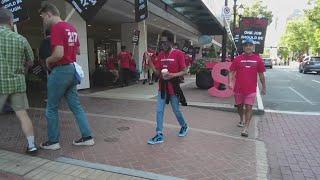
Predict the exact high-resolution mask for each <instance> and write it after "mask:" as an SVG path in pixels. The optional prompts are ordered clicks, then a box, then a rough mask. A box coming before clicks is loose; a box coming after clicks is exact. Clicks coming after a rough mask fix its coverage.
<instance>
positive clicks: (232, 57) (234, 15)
mask: <svg viewBox="0 0 320 180" xmlns="http://www.w3.org/2000/svg"><path fill="white" fill-rule="evenodd" d="M233 1H234V3H233V25H232V31H231V32H232V35H233V37H234V35H235V30H236V21H237V0H233ZM232 44H233V43H232ZM234 52H235V47H234V45H232V52H231V59H234Z"/></svg>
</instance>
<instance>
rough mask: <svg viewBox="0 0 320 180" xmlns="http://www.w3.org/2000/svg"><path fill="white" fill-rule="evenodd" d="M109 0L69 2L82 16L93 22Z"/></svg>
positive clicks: (77, 0)
mask: <svg viewBox="0 0 320 180" xmlns="http://www.w3.org/2000/svg"><path fill="white" fill-rule="evenodd" d="M107 1H108V0H67V2H69V3H70V4H71V5H72V6H73V7H74V9H75V10H76V11H77V12H78V13H79V14H80V16H81V17H82V18H83V19H84V20H86V21H88V20H91V19H92V18H93V17H94V16H95V15H96V14H97V13H98V12H99V10H100V9H101V8H102V6H103V5H104V4H105V3H106V2H107Z"/></svg>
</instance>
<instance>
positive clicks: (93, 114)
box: [30, 107, 257, 142]
mask: <svg viewBox="0 0 320 180" xmlns="http://www.w3.org/2000/svg"><path fill="white" fill-rule="evenodd" d="M30 109H32V110H37V111H45V109H43V108H35V107H32V108H30ZM59 112H61V113H65V114H72V112H71V111H62V110H59ZM86 114H87V115H88V116H93V117H101V118H112V119H122V120H126V121H136V122H142V123H148V124H152V125H154V124H155V122H154V121H150V120H146V119H139V118H133V117H124V116H114V115H105V114H95V113H86ZM164 126H165V127H168V128H180V126H177V125H172V124H167V123H164ZM190 130H192V131H195V132H201V133H205V134H213V135H218V136H223V137H229V138H233V139H240V140H244V141H251V142H255V141H257V140H256V139H252V138H244V137H240V136H239V137H238V136H233V135H229V134H226V133H221V132H217V131H211V130H204V129H198V128H192V127H191V128H190Z"/></svg>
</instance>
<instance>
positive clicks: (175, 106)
mask: <svg viewBox="0 0 320 180" xmlns="http://www.w3.org/2000/svg"><path fill="white" fill-rule="evenodd" d="M166 96H167V94H166ZM170 104H171V107H172V111H173V113H174V114H175V116H176V118H177V120H178V122H179V124H180V126H181V127H183V126H186V125H187V123H186V121H185V119H184V117H183V114H182V112H181V111H180V108H179V106H180V105H179V99H178V97H177V96H170ZM165 105H166V98H164V99H161V92H159V93H158V101H157V128H156V131H157V132H163V115H164V108H165Z"/></svg>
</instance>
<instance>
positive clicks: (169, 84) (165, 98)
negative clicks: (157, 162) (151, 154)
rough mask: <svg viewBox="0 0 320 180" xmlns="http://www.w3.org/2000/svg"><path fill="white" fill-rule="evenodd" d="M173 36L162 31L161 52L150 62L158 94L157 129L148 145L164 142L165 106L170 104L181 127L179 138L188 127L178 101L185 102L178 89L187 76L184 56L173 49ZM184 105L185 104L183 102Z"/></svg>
mask: <svg viewBox="0 0 320 180" xmlns="http://www.w3.org/2000/svg"><path fill="white" fill-rule="evenodd" d="M172 45H173V34H172V33H171V32H169V31H164V32H163V33H162V37H161V47H162V52H160V54H159V56H158V57H157V58H158V60H157V61H156V63H155V64H153V62H152V61H150V62H149V63H150V66H151V67H152V68H153V71H154V72H155V73H156V74H158V75H160V80H159V92H158V98H157V117H156V118H157V127H156V135H155V136H154V137H153V138H151V139H150V140H149V141H148V144H158V143H162V142H164V135H163V118H164V117H163V116H164V108H165V105H166V104H168V103H169V102H170V103H171V107H172V110H173V112H174V114H175V116H176V118H177V120H178V122H179V124H180V126H181V129H180V131H179V133H178V136H179V137H184V136H186V135H187V133H188V130H189V127H188V124H187V122H186V120H185V118H184V116H183V114H182V112H181V111H180V105H179V101H181V100H185V98H184V97H182V96H183V93H182V94H181V92H182V90H181V88H180V80H181V77H182V76H184V75H186V74H187V68H186V64H185V55H184V53H183V52H182V51H180V50H177V49H173V48H172ZM184 103H185V105H186V102H184Z"/></svg>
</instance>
